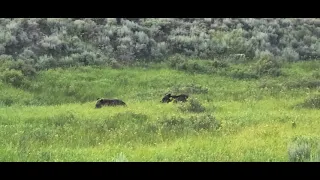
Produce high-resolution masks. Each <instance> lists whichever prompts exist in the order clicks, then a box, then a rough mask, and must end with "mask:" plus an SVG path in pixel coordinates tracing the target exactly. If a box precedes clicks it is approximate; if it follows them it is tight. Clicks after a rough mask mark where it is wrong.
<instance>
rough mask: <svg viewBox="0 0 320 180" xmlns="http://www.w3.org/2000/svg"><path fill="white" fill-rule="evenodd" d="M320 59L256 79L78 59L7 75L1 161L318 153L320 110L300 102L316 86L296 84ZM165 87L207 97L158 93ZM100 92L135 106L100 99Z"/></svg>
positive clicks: (0, 109) (1, 105)
mask: <svg viewBox="0 0 320 180" xmlns="http://www.w3.org/2000/svg"><path fill="white" fill-rule="evenodd" d="M318 67H320V63H319V62H316V61H314V62H299V63H295V64H286V65H285V66H284V67H283V68H282V70H283V72H284V73H285V75H284V76H280V77H263V78H261V79H249V80H239V79H235V78H232V77H228V76H223V75H218V74H214V73H212V74H197V73H195V74H194V73H187V72H183V71H178V70H170V69H167V68H159V67H152V66H151V67H148V68H139V67H136V68H122V69H110V68H98V67H81V68H78V69H75V68H71V69H55V70H49V71H42V72H40V74H39V75H37V77H36V78H35V79H34V80H32V81H31V85H30V87H28V88H25V89H19V88H15V87H13V86H10V85H9V84H5V83H0V90H1V91H0V154H1V156H0V161H293V160H292V157H291V156H294V155H295V154H298V153H299V152H300V151H303V152H304V151H307V150H306V148H310V151H311V154H310V156H309V157H305V158H304V159H303V160H304V161H319V158H318V154H319V153H318V152H319V150H320V149H319V144H318V141H319V137H320V121H318V119H319V118H318V117H320V112H319V110H318V109H317V108H303V107H299V106H297V105H298V104H301V103H304V102H306V100H307V99H308V98H310V97H312V96H314V95H317V94H318V92H319V89H318V87H317V86H310V87H304V85H301V86H291V85H292V84H290V83H297V82H301V81H302V80H309V79H312V80H316V79H317V76H315V75H316V74H317V72H318V71H319V68H318ZM305 86H307V85H305ZM167 92H173V93H188V94H189V95H190V97H191V98H192V99H193V100H194V101H195V102H198V103H200V104H198V105H197V104H196V103H195V104H191V103H190V101H189V104H188V105H184V104H174V103H169V104H162V103H160V100H161V98H162V97H163V96H164V94H165V93H167ZM98 97H106V98H119V99H122V100H123V101H124V102H126V104H127V105H128V106H127V107H104V108H101V109H95V108H94V107H95V101H96V99H97V98H98ZM198 106H201V107H203V108H204V111H197V108H198ZM186 107H188V108H189V110H193V111H184V110H185V109H188V108H186ZM292 121H294V122H295V123H296V125H297V126H296V128H293V127H292V124H291V122H292ZM297 139H298V140H299V142H300V141H303V142H304V143H305V144H307V145H308V147H305V146H299V145H298V144H297V143H298V141H297ZM296 141H297V142H296ZM294 143H296V146H295V147H293V146H291V145H292V144H294ZM298 146H299V147H298ZM303 148H304V149H303ZM289 151H290V153H289ZM298 151H299V152H298ZM290 157H291V159H290Z"/></svg>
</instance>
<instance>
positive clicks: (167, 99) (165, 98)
mask: <svg viewBox="0 0 320 180" xmlns="http://www.w3.org/2000/svg"><path fill="white" fill-rule="evenodd" d="M171 101H172V98H171V94H166V95H165V96H164V97H163V98H162V100H161V102H162V103H169V102H171Z"/></svg>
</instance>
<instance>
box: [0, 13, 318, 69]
mask: <svg viewBox="0 0 320 180" xmlns="http://www.w3.org/2000/svg"><path fill="white" fill-rule="evenodd" d="M0 25H1V26H0V27H1V29H0V33H1V35H0V55H1V59H8V60H10V59H14V60H22V61H23V62H24V63H26V64H30V65H31V66H32V67H34V68H35V69H46V68H53V67H68V66H77V65H101V64H107V65H110V64H114V63H121V64H132V63H134V62H136V61H138V60H144V61H147V62H159V61H163V60H164V59H165V58H168V57H169V56H171V55H174V54H181V55H185V56H187V57H190V58H201V59H224V58H230V57H232V55H233V54H244V55H245V57H246V58H247V59H253V58H256V59H258V58H259V57H260V56H261V55H264V54H271V55H273V56H276V57H279V58H280V59H282V60H286V61H298V60H309V59H312V60H313V59H316V58H318V57H319V56H320V42H319V37H320V27H319V26H320V19H316V18H300V19H298V18H292V19H284V18H279V19H272V18H265V19H254V18H243V19H241V18H232V19H230V18H225V19H213V18H193V19H191V18H189V19H187V18H184V19H183V18H182V19H177V18H158V19H156V18H143V19H130V20H128V19H122V20H121V21H117V20H116V19H115V18H97V19H93V18H85V19H73V18H34V19H27V18H19V19H5V18H2V19H0Z"/></svg>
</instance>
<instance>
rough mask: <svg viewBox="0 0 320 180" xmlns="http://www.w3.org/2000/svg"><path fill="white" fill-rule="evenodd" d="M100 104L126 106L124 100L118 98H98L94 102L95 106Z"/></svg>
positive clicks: (100, 105) (99, 106)
mask: <svg viewBox="0 0 320 180" xmlns="http://www.w3.org/2000/svg"><path fill="white" fill-rule="evenodd" d="M102 106H127V105H126V103H125V102H123V101H122V100H120V99H104V98H101V99H100V98H98V99H97V103H96V108H101V107H102Z"/></svg>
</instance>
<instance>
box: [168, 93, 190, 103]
mask: <svg viewBox="0 0 320 180" xmlns="http://www.w3.org/2000/svg"><path fill="white" fill-rule="evenodd" d="M171 97H172V98H173V99H174V101H173V102H174V103H177V102H178V101H180V102H186V101H187V99H188V97H189V96H188V95H186V94H180V95H177V96H171Z"/></svg>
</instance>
